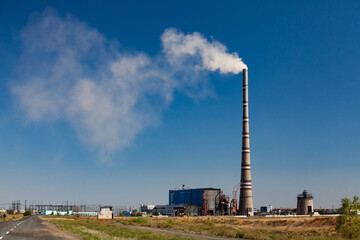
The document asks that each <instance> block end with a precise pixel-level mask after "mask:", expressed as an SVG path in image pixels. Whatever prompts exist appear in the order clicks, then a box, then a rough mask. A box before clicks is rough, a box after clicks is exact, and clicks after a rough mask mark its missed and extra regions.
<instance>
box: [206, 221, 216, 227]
mask: <svg viewBox="0 0 360 240" xmlns="http://www.w3.org/2000/svg"><path fill="white" fill-rule="evenodd" d="M204 225H208V226H214V225H215V223H213V222H211V221H206V222H204Z"/></svg>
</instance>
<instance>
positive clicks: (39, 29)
mask: <svg viewBox="0 0 360 240" xmlns="http://www.w3.org/2000/svg"><path fill="white" fill-rule="evenodd" d="M21 40H22V57H21V60H20V64H19V67H18V69H17V72H18V77H19V81H17V82H16V84H15V85H14V86H13V87H12V92H13V94H14V96H15V98H16V99H17V101H18V102H19V104H20V107H21V108H22V109H23V111H24V112H25V114H26V116H27V120H28V121H30V122H42V121H54V120H58V119H62V120H65V121H67V122H69V123H70V124H71V126H73V128H74V129H75V130H76V132H77V133H78V135H79V137H80V138H81V139H82V140H83V141H84V142H86V143H88V144H90V145H91V146H93V147H95V148H96V149H98V151H100V153H112V152H114V151H120V150H122V149H124V148H125V147H127V146H129V145H130V144H131V143H132V142H133V141H134V140H135V138H136V136H137V135H139V134H140V133H141V131H143V130H144V129H145V128H147V127H149V126H154V125H157V124H159V122H160V116H161V112H162V110H163V109H164V108H166V106H167V105H169V104H170V103H171V102H172V101H173V96H174V92H175V91H178V92H182V93H184V94H186V95H187V96H189V97H191V98H193V99H199V98H204V97H206V96H208V95H211V91H210V90H209V87H208V82H207V78H206V74H207V72H208V71H218V72H220V73H221V74H227V73H234V74H237V73H239V72H241V71H242V70H243V69H244V68H246V65H245V64H244V63H243V62H242V61H241V59H240V58H239V57H238V55H237V53H232V54H230V53H228V52H227V48H226V47H225V46H224V45H223V44H221V43H219V42H217V41H215V40H214V41H211V42H210V41H208V40H207V39H205V38H204V37H203V36H202V35H201V34H199V33H191V34H184V33H182V32H180V31H178V30H176V29H172V28H170V29H166V30H165V31H164V33H163V34H162V35H161V41H162V53H159V54H158V55H157V56H153V57H151V56H149V55H147V54H145V53H142V52H129V51H120V50H119V47H118V45H119V44H117V42H116V41H109V40H107V39H106V38H105V36H103V35H102V34H101V33H99V32H98V31H97V30H96V29H93V28H91V27H89V26H88V25H87V24H86V23H83V22H80V21H78V20H76V19H74V18H73V17H71V16H70V15H67V16H66V17H64V18H61V17H59V16H58V15H57V13H56V12H55V11H54V10H52V9H48V10H46V11H44V12H43V13H41V14H38V15H34V16H33V17H32V18H31V19H30V20H29V22H28V24H27V25H26V26H25V28H24V29H23V30H22V32H21Z"/></svg>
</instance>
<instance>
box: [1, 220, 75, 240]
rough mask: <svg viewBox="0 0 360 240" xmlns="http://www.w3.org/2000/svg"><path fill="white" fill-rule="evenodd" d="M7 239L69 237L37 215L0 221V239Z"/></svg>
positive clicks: (58, 238)
mask: <svg viewBox="0 0 360 240" xmlns="http://www.w3.org/2000/svg"><path fill="white" fill-rule="evenodd" d="M8 239H16V240H18V239H19V240H23V239H49V240H50V239H54V240H60V239H71V238H69V237H67V236H66V233H62V232H61V231H59V230H58V229H56V228H55V227H53V226H52V225H49V223H47V222H45V223H44V221H43V220H41V219H40V218H39V217H38V216H32V217H27V218H23V219H20V220H16V221H0V240H8Z"/></svg>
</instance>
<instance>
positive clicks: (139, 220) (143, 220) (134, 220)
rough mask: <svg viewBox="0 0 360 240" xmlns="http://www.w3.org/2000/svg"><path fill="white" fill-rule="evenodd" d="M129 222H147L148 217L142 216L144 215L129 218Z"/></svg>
mask: <svg viewBox="0 0 360 240" xmlns="http://www.w3.org/2000/svg"><path fill="white" fill-rule="evenodd" d="M129 222H133V223H148V222H149V219H147V218H144V217H137V218H134V219H130V220H129Z"/></svg>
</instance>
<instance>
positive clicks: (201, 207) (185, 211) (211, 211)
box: [169, 186, 232, 216]
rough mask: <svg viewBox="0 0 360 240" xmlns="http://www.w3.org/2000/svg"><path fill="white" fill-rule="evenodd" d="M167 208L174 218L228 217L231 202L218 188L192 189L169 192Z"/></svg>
mask: <svg viewBox="0 0 360 240" xmlns="http://www.w3.org/2000/svg"><path fill="white" fill-rule="evenodd" d="M169 206H173V211H174V212H173V215H175V216H183V215H189V216H208V215H230V214H231V209H232V206H231V200H230V197H229V196H225V195H223V193H222V191H221V189H220V188H194V189H185V187H184V186H183V188H182V189H179V190H170V191H169Z"/></svg>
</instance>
